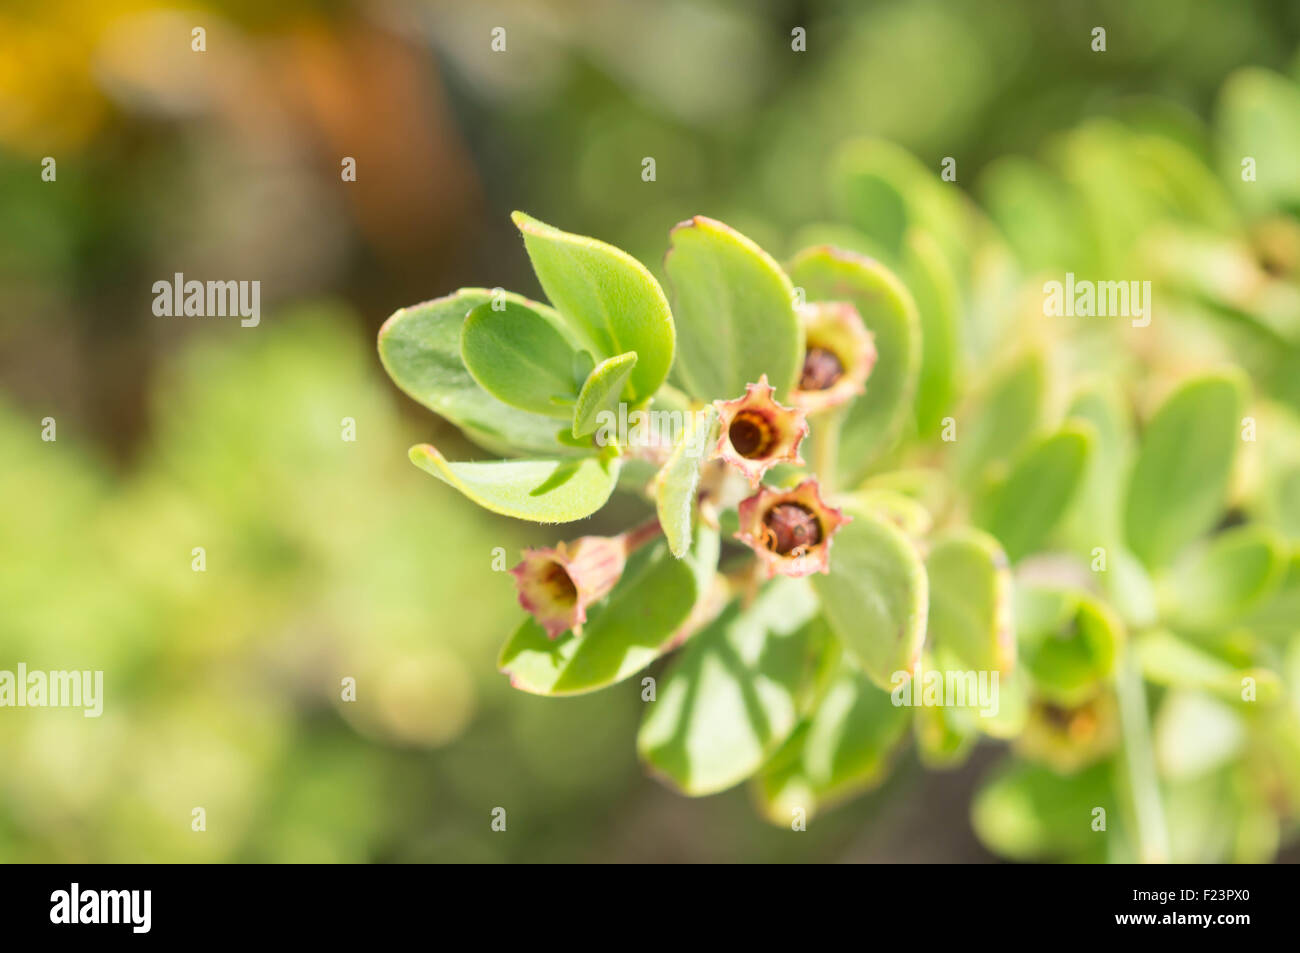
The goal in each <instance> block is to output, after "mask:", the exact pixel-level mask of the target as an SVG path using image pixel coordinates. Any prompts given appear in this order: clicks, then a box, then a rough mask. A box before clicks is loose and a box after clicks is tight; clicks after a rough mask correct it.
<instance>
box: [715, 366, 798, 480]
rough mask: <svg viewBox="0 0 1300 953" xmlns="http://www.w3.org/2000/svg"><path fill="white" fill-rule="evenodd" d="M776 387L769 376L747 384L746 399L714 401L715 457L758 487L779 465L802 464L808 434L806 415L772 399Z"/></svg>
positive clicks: (744, 397)
mask: <svg viewBox="0 0 1300 953" xmlns="http://www.w3.org/2000/svg"><path fill="white" fill-rule="evenodd" d="M773 393H775V388H773V387H772V386H771V385H769V384H768V382H767V375H766V374H764V375H763V376H762V377H760V378H759V380H758V383H757V384H746V385H745V394H744V396H743V397H737V398H736V399H735V400H715V401H714V402H713V405H714V406H715V407H717V409H718V443H717V446H716V447H715V448H714V451H713V452H714V455H715V456H717V457H721V458H722V459H723V460H725V461H727V462H728V463H729V464H731V465H732V466H734V467H735V468H736V469H738V470H740V472H741V473H743V474H744V475H745V478H746V479H748V480H749V485H750V486H751V487H757V486H758V484H759V481H760V480H762V479H763V474H764V473H766V472H767V471H768V469H769V468H771V467H773V466H775V465H776V464H778V463H794V464H799V465H802V464H803V457H801V456H799V443H800V441H802V440H803V438H804V437H806V436H807V435H808V422H807V421H806V420H805V419H804V413H803V411H802V410H799V409H797V408H794V407H783V406H782V405H780V404H778V403H777V402H776V401H775V400H773V399H772V394H773Z"/></svg>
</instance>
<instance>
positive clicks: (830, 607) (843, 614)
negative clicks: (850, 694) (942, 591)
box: [812, 510, 930, 688]
mask: <svg viewBox="0 0 1300 953" xmlns="http://www.w3.org/2000/svg"><path fill="white" fill-rule="evenodd" d="M812 578H813V588H814V589H816V591H817V595H818V596H819V597H820V598H821V601H822V611H823V612H824V613H825V615H826V620H827V621H828V622H829V623H830V626H831V630H832V631H833V632H834V633H835V635H836V636H838V637H839V639H840V641H841V642H843V643H844V647H845V649H846V650H847V651H848V653H849V654H850V655H851V656H852V657H853V658H854V659H855V660H856V661H857V662H858V664H860V665H861V666H862V670H863V671H864V672H866V674H867V675H868V677H870V678H871V680H872V681H873V682H875V683H876V684H877V685H879V686H880V687H881V688H889V687H891V685H892V684H893V681H892V679H893V676H894V674H895V673H896V672H900V671H901V672H911V671H912V669H913V668H915V666H916V663H917V660H918V658H919V655H920V651H921V646H922V644H923V643H924V641H925V629H926V614H927V611H928V608H929V599H930V594H929V585H928V583H927V580H926V574H925V565H924V564H923V563H922V562H921V556H920V554H919V553H918V552H917V550H916V546H915V545H914V544H913V543H912V541H911V540H909V539H908V538H907V536H905V535H904V534H903V532H902V530H900V529H899V528H898V527H897V526H895V525H893V524H892V523H890V522H889V521H888V520H886V519H884V518H882V517H880V516H877V515H874V514H871V513H868V512H864V511H860V510H859V511H855V512H854V513H853V521H852V522H851V523H848V524H847V525H845V526H844V527H842V528H841V529H840V530H839V532H838V533H836V534H835V539H834V541H833V545H832V546H831V554H830V573H829V574H827V575H815V576H813V577H812Z"/></svg>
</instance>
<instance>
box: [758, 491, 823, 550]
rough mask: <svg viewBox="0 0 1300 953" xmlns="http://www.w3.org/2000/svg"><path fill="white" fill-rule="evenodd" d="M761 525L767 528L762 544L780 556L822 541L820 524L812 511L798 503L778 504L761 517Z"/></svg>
mask: <svg viewBox="0 0 1300 953" xmlns="http://www.w3.org/2000/svg"><path fill="white" fill-rule="evenodd" d="M763 525H764V526H765V527H767V532H765V533H764V534H763V537H764V538H763V542H764V543H765V544H766V546H767V548H768V549H770V550H771V551H772V552H774V553H779V554H780V555H782V556H787V555H789V554H790V553H791V552H793V551H794V550H795V549H804V550H806V549H808V547H810V546H816V545H817V544H818V543H820V542H821V541H822V524H821V523H820V522H819V521H818V519H817V517H816V516H815V515H814V514H813V511H812V510H810V509H808V508H807V507H806V506H801V505H800V504H798V503H778V504H777V505H776V506H774V507H772V508H771V509H770V510H768V511H767V513H766V514H765V515H764V516H763Z"/></svg>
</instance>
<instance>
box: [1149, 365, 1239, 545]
mask: <svg viewBox="0 0 1300 953" xmlns="http://www.w3.org/2000/svg"><path fill="white" fill-rule="evenodd" d="M1243 402H1244V388H1243V386H1242V384H1241V382H1240V380H1239V379H1238V377H1237V376H1236V375H1235V374H1231V375H1230V374H1227V373H1222V374H1208V375H1205V376H1203V377H1198V378H1195V379H1193V380H1191V381H1188V382H1187V383H1185V384H1183V385H1182V386H1181V387H1179V388H1178V389H1177V390H1176V391H1174V393H1173V394H1172V395H1170V397H1169V398H1168V399H1167V400H1166V401H1165V402H1164V404H1162V405H1161V406H1160V408H1159V409H1158V410H1157V411H1156V412H1155V415H1154V416H1153V417H1152V418H1151V421H1150V423H1149V424H1148V425H1147V428H1146V432H1145V433H1144V435H1143V439H1142V446H1141V448H1140V449H1139V450H1138V457H1137V461H1136V462H1135V464H1134V466H1133V472H1132V474H1131V476H1130V478H1129V485H1128V496H1127V499H1126V501H1125V507H1124V527H1125V532H1126V533H1127V536H1128V544H1129V548H1130V549H1132V550H1133V552H1134V553H1135V554H1136V555H1137V556H1138V558H1140V559H1141V560H1142V561H1143V562H1144V563H1145V564H1146V565H1147V566H1149V567H1150V568H1152V569H1157V568H1160V567H1162V566H1166V565H1168V564H1169V562H1170V561H1171V560H1172V559H1173V558H1174V556H1176V555H1177V554H1178V552H1179V550H1181V549H1182V548H1183V547H1184V546H1186V545H1187V544H1188V543H1190V542H1191V541H1192V540H1194V539H1196V538H1197V537H1198V536H1200V535H1201V534H1203V533H1204V532H1205V531H1206V530H1208V529H1209V528H1210V527H1211V526H1213V525H1214V523H1215V521H1216V520H1217V519H1218V518H1219V514H1220V513H1221V512H1222V510H1223V503H1224V498H1225V497H1226V495H1227V491H1228V480H1229V478H1230V476H1231V474H1232V461H1233V457H1234V456H1235V455H1236V452H1237V444H1238V442H1239V436H1238V427H1240V425H1241V409H1242V404H1243Z"/></svg>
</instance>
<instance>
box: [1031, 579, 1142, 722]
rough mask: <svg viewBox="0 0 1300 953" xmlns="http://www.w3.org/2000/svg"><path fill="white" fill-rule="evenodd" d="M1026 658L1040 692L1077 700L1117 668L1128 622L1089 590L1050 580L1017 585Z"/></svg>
mask: <svg viewBox="0 0 1300 953" xmlns="http://www.w3.org/2000/svg"><path fill="white" fill-rule="evenodd" d="M1015 605H1016V610H1015V611H1016V637H1017V642H1018V644H1019V648H1020V658H1021V661H1022V662H1023V663H1024V666H1025V669H1026V670H1027V671H1028V672H1029V674H1030V676H1031V677H1032V678H1033V680H1034V685H1035V686H1036V687H1037V688H1038V691H1039V693H1040V694H1042V695H1044V696H1046V697H1047V698H1049V699H1051V700H1052V701H1054V702H1057V703H1059V704H1062V705H1066V706H1071V705H1076V704H1079V703H1080V702H1082V701H1084V700H1086V699H1087V698H1088V697H1089V696H1091V695H1092V694H1093V693H1094V692H1095V691H1096V689H1097V686H1098V685H1099V684H1100V683H1101V682H1102V681H1103V680H1105V679H1107V678H1109V677H1110V675H1111V673H1112V672H1113V671H1114V670H1115V662H1116V658H1117V656H1118V654H1119V647H1120V644H1121V643H1122V641H1123V632H1124V629H1123V624H1122V623H1121V622H1120V621H1119V619H1117V618H1116V617H1115V616H1114V615H1113V614H1112V613H1111V612H1110V610H1109V609H1107V608H1106V606H1105V605H1104V604H1103V603H1102V602H1100V601H1098V600H1097V599H1094V598H1093V597H1092V596H1090V595H1087V594H1086V593H1083V592H1076V591H1074V590H1069V589H1060V588H1054V587H1049V586H1035V585H1024V586H1019V587H1017V589H1016V595H1015Z"/></svg>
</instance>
